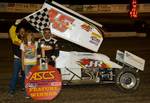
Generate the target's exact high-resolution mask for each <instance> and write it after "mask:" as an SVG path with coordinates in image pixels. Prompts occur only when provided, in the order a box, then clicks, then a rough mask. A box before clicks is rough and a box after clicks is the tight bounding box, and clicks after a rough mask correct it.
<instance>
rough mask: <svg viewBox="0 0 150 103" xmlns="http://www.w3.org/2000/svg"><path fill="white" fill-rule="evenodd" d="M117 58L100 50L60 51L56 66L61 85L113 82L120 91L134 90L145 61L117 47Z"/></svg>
mask: <svg viewBox="0 0 150 103" xmlns="http://www.w3.org/2000/svg"><path fill="white" fill-rule="evenodd" d="M116 60H117V63H115V62H113V61H111V60H110V58H109V57H108V56H106V55H104V54H100V53H88V52H76V51H71V52H67V51H60V54H59V57H58V58H57V59H56V68H59V69H60V72H61V75H62V80H63V84H64V85H72V84H85V83H86V84H89V83H99V84H104V83H116V85H117V86H118V87H119V88H120V89H121V90H124V91H133V90H136V89H137V87H138V86H139V83H140V77H139V74H138V71H139V70H140V71H143V70H144V65H145V60H144V59H142V58H140V57H138V56H136V55H134V54H132V53H130V52H128V51H125V52H121V51H120V50H118V51H117V53H116Z"/></svg>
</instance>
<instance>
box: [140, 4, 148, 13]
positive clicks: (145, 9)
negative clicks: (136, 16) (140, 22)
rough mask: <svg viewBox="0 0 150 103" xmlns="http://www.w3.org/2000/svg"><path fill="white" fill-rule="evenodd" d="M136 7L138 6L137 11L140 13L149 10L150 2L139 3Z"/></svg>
mask: <svg viewBox="0 0 150 103" xmlns="http://www.w3.org/2000/svg"><path fill="white" fill-rule="evenodd" d="M138 7H139V12H142V13H146V12H147V13H149V12H150V4H140V5H139V6H138Z"/></svg>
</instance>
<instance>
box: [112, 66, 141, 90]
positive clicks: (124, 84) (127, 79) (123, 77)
mask: <svg viewBox="0 0 150 103" xmlns="http://www.w3.org/2000/svg"><path fill="white" fill-rule="evenodd" d="M115 82H116V85H117V86H118V87H119V88H120V89H121V90H122V91H124V92H131V91H135V90H137V88H138V87H139V83H140V77H139V75H138V73H137V72H136V71H135V70H133V69H132V68H123V69H122V70H119V72H116V81H115Z"/></svg>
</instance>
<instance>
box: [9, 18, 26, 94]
mask: <svg viewBox="0 0 150 103" xmlns="http://www.w3.org/2000/svg"><path fill="white" fill-rule="evenodd" d="M21 21H22V20H21V19H17V20H16V22H15V24H14V25H12V26H11V28H10V29H9V35H10V38H11V41H12V51H13V74H12V78H11V81H10V84H9V92H8V93H9V94H10V95H11V96H13V95H14V93H15V91H16V84H17V82H18V78H19V72H20V71H22V68H21V50H20V45H21V43H22V38H23V36H24V34H25V28H24V27H20V28H17V26H18V24H20V23H21ZM16 29H18V32H17V31H16ZM21 74H22V78H21V81H20V83H21V88H22V89H24V72H21Z"/></svg>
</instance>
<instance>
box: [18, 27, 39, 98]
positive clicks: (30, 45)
mask: <svg viewBox="0 0 150 103" xmlns="http://www.w3.org/2000/svg"><path fill="white" fill-rule="evenodd" d="M26 33H27V34H26V36H25V38H24V40H23V43H22V44H21V45H20V49H21V50H22V69H23V70H24V72H25V76H27V75H28V73H29V71H30V70H31V68H32V67H33V66H34V65H36V64H37V44H38V43H37V42H35V40H34V36H33V34H32V32H31V31H30V30H28V31H27V32H26ZM25 96H26V98H30V97H29V96H28V95H27V94H26V93H25Z"/></svg>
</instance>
